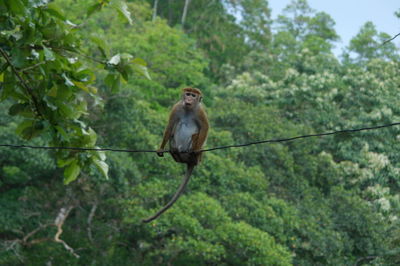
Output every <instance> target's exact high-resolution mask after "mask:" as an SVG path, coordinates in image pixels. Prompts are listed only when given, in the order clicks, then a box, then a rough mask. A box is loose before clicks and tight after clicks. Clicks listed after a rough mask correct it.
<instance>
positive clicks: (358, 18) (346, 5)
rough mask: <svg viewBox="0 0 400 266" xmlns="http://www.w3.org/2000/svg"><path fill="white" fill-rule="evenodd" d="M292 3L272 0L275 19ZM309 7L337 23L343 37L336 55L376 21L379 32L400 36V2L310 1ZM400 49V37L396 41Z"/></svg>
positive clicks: (336, 27)
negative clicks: (361, 29) (396, 14)
mask: <svg viewBox="0 0 400 266" xmlns="http://www.w3.org/2000/svg"><path fill="white" fill-rule="evenodd" d="M290 2H291V0H268V3H269V7H270V8H271V9H272V18H274V19H275V18H276V17H277V16H278V15H279V14H282V10H283V9H284V8H285V7H286V6H287V5H288V4H289V3H290ZM307 2H308V5H309V6H310V7H311V8H312V9H315V10H317V11H324V12H325V13H327V14H329V15H330V16H331V17H332V18H333V20H334V21H335V22H336V25H335V30H336V32H337V34H338V35H339V36H340V38H341V40H340V42H338V43H336V46H337V47H336V49H335V50H334V53H335V54H336V55H338V54H340V53H341V50H342V48H344V47H345V46H347V45H348V43H349V41H350V40H351V38H352V37H354V36H355V35H356V34H357V33H358V32H359V30H360V28H361V26H362V25H364V23H365V22H367V21H372V22H373V23H374V24H375V26H376V29H377V30H378V32H385V33H387V34H389V35H390V36H395V35H396V34H398V33H400V19H399V18H397V17H396V16H395V15H394V12H395V11H398V10H399V9H400V0H308V1H307ZM394 43H395V44H396V46H397V47H400V36H399V37H397V38H396V39H395V40H394Z"/></svg>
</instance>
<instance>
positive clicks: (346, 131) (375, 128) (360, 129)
mask: <svg viewBox="0 0 400 266" xmlns="http://www.w3.org/2000/svg"><path fill="white" fill-rule="evenodd" d="M398 125H400V122H396V123H391V124H386V125H380V126H372V127H362V128H356V129H344V130H337V131H332V132H326V133H318V134H308V135H302V136H296V137H291V138H282V139H269V140H259V141H254V142H249V143H245V144H234V145H227V146H219V147H214V148H209V149H203V150H201V151H200V152H209V151H215V150H222V149H230V148H241V147H247V146H251V145H258V144H263V143H280V142H289V141H294V140H298V139H305V138H313V137H323V136H330V135H336V134H342V133H354V132H360V131H369V130H377V129H382V128H387V127H393V126H398ZM0 147H8V148H16V149H19V148H20V149H43V150H74V151H111V152H126V153H146V152H147V153H155V152H157V150H129V149H113V148H82V147H50V146H34V145H24V144H22V145H15V144H0ZM163 152H169V150H164V151H163Z"/></svg>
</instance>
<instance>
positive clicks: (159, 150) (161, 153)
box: [157, 149, 164, 157]
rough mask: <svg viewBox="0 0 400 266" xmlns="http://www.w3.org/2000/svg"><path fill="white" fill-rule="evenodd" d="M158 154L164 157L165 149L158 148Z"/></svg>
mask: <svg viewBox="0 0 400 266" xmlns="http://www.w3.org/2000/svg"><path fill="white" fill-rule="evenodd" d="M157 155H158V156H160V157H164V152H163V150H162V149H158V150H157Z"/></svg>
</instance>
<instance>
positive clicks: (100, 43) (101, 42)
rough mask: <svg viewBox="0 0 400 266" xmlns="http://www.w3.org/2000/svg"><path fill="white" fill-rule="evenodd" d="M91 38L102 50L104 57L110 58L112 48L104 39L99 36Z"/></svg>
mask: <svg viewBox="0 0 400 266" xmlns="http://www.w3.org/2000/svg"><path fill="white" fill-rule="evenodd" d="M91 40H92V42H94V43H95V44H96V45H97V47H98V48H99V50H100V52H101V53H102V55H103V56H104V57H106V58H108V57H109V56H110V53H109V50H110V49H109V48H108V46H107V44H106V42H105V41H104V39H102V38H99V37H97V36H92V37H91Z"/></svg>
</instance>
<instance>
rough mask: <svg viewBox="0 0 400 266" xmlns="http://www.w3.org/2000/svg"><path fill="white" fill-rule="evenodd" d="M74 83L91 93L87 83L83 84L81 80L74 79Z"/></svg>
mask: <svg viewBox="0 0 400 266" xmlns="http://www.w3.org/2000/svg"><path fill="white" fill-rule="evenodd" d="M72 82H73V83H74V84H75V86H77V87H78V88H80V89H82V90H84V91H86V92H87V93H90V89H89V88H88V87H86V86H85V84H83V83H82V82H79V81H75V80H74V81H72Z"/></svg>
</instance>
